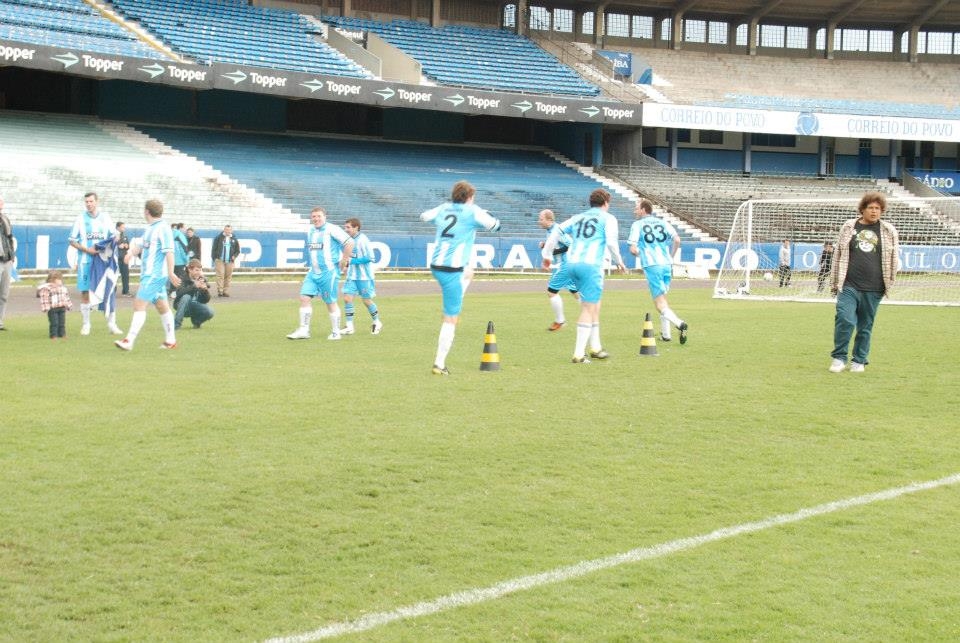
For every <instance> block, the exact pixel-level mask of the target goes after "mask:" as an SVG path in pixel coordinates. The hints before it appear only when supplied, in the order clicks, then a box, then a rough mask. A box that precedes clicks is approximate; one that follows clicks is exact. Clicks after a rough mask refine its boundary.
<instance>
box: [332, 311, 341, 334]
mask: <svg viewBox="0 0 960 643" xmlns="http://www.w3.org/2000/svg"><path fill="white" fill-rule="evenodd" d="M330 328H331V329H332V332H333V334H334V335H339V334H340V306H337V307H336V310H334V311H333V312H331V313H330Z"/></svg>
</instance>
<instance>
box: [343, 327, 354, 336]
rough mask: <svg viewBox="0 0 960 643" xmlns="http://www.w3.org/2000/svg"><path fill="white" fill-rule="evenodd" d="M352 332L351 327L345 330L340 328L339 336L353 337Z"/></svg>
mask: <svg viewBox="0 0 960 643" xmlns="http://www.w3.org/2000/svg"><path fill="white" fill-rule="evenodd" d="M353 332H354V331H353V327H352V326H347V327H346V328H341V329H340V334H341V335H353Z"/></svg>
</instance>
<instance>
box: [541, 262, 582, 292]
mask: <svg viewBox="0 0 960 643" xmlns="http://www.w3.org/2000/svg"><path fill="white" fill-rule="evenodd" d="M564 288H566V289H567V290H569V291H570V292H577V285H576V284H575V283H573V280H572V279H570V273H569V272H567V264H563V265H562V266H560V267H559V268H557V269H556V270H554V271H553V274H551V275H550V282H549V283H548V284H547V292H551V293H553V292H560V291H561V290H563V289H564Z"/></svg>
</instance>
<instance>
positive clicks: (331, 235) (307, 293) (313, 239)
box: [287, 206, 353, 340]
mask: <svg viewBox="0 0 960 643" xmlns="http://www.w3.org/2000/svg"><path fill="white" fill-rule="evenodd" d="M310 223H311V224H312V225H313V227H312V228H310V231H309V232H307V262H308V264H309V267H308V270H307V274H306V276H305V277H304V278H303V285H302V286H301V287H300V325H299V326H298V327H297V329H296V330H295V331H293V332H292V333H290V334H289V335H287V339H310V319H311V318H312V317H313V303H312V302H311V300H312V299H313V298H314V297H316V296H318V295H319V297H320V299H322V300H323V303H325V304H326V305H327V312H328V314H329V315H330V329H331V330H330V335H328V336H327V339H329V340H339V339H340V306H339V305H338V304H337V296H338V293H337V286H338V285H339V283H340V271H341V270H346V269H347V266H349V265H350V255H351V254H352V253H353V239H351V238H350V236H349V235H348V234H347V233H346V232H344V230H343V228H341V227H340V226H338V225H336V224H333V223H328V222H327V211H326V210H324V209H323V208H321V207H319V206H317V207H316V208H314V209H313V210H312V211H311V212H310Z"/></svg>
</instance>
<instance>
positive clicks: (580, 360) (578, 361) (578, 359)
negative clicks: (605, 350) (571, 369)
mask: <svg viewBox="0 0 960 643" xmlns="http://www.w3.org/2000/svg"><path fill="white" fill-rule="evenodd" d="M573 363H574V364H589V363H590V360H588V359H587V358H586V357H574V358H573Z"/></svg>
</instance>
